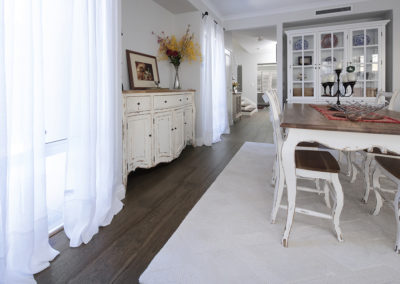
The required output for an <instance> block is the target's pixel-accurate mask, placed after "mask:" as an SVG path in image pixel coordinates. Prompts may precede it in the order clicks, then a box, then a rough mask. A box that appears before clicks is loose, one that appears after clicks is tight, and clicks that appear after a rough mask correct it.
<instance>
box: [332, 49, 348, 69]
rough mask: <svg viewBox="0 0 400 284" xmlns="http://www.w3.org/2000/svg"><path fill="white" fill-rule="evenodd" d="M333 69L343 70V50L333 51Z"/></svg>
mask: <svg viewBox="0 0 400 284" xmlns="http://www.w3.org/2000/svg"><path fill="white" fill-rule="evenodd" d="M333 60H334V61H333V69H334V70H336V69H338V68H339V67H340V68H339V69H343V68H345V67H346V65H345V58H344V50H343V49H334V50H333ZM339 64H340V66H339Z"/></svg>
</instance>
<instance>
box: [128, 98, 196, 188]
mask: <svg viewBox="0 0 400 284" xmlns="http://www.w3.org/2000/svg"><path fill="white" fill-rule="evenodd" d="M194 93H195V91H194V90H130V91H123V93H122V95H123V131H122V141H123V182H124V185H125V186H126V184H127V178H128V174H129V173H130V172H131V171H134V170H135V169H136V168H151V167H154V166H156V165H157V164H159V163H162V162H170V161H172V160H173V159H175V158H176V157H178V156H179V155H180V153H181V152H182V150H183V149H184V148H185V147H186V145H189V144H190V145H194V144H195V143H194V137H195V105H194Z"/></svg>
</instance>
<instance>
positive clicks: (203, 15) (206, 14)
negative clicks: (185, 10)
mask: <svg viewBox="0 0 400 284" xmlns="http://www.w3.org/2000/svg"><path fill="white" fill-rule="evenodd" d="M205 16H208V11H205V12H204V13H201V18H202V19H204V17H205ZM214 23H216V24H217V25H218V22H217V21H216V20H214Z"/></svg>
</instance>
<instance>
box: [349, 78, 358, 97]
mask: <svg viewBox="0 0 400 284" xmlns="http://www.w3.org/2000/svg"><path fill="white" fill-rule="evenodd" d="M356 83H357V82H356V81H352V82H349V85H350V87H351V94H350V96H351V95H353V93H354V85H355V84H356Z"/></svg>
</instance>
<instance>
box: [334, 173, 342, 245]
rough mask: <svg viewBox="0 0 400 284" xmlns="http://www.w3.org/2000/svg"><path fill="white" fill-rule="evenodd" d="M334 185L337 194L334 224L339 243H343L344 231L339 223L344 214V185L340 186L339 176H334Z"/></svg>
mask: <svg viewBox="0 0 400 284" xmlns="http://www.w3.org/2000/svg"><path fill="white" fill-rule="evenodd" d="M332 183H333V188H334V190H335V193H336V206H335V209H334V211H333V224H334V226H335V231H336V235H337V239H338V241H339V242H342V241H343V235H342V230H341V229H340V226H339V221H340V214H341V213H342V209H343V190H342V185H341V184H340V181H339V176H338V175H337V174H332Z"/></svg>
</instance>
